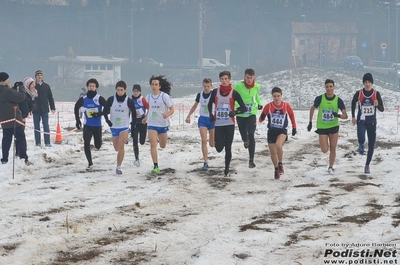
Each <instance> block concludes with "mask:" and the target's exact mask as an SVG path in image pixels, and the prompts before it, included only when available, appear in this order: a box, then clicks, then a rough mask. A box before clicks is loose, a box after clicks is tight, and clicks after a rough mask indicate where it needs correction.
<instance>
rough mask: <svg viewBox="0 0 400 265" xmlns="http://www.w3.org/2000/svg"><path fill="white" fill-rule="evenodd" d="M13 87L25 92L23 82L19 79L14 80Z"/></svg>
mask: <svg viewBox="0 0 400 265" xmlns="http://www.w3.org/2000/svg"><path fill="white" fill-rule="evenodd" d="M13 89H15V90H17V91H19V92H25V87H24V83H22V82H21V81H18V82H15V83H14V86H13Z"/></svg>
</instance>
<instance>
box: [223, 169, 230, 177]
mask: <svg viewBox="0 0 400 265" xmlns="http://www.w3.org/2000/svg"><path fill="white" fill-rule="evenodd" d="M230 176H231V174H229V170H225V171H224V177H225V178H229V177H230Z"/></svg>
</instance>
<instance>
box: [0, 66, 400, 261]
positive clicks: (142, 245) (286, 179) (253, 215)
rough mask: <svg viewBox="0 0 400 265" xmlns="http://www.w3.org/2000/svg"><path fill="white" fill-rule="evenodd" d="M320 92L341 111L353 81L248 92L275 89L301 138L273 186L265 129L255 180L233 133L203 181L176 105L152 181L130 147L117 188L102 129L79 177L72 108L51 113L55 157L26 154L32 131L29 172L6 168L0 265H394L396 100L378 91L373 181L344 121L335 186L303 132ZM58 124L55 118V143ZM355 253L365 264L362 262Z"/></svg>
mask: <svg viewBox="0 0 400 265" xmlns="http://www.w3.org/2000/svg"><path fill="white" fill-rule="evenodd" d="M326 78H332V79H334V80H335V81H336V83H337V84H336V87H337V90H336V94H338V95H339V96H340V97H342V98H343V99H344V101H345V103H346V105H347V106H350V101H351V98H352V95H353V94H354V93H355V91H356V90H357V89H359V88H360V87H361V86H362V84H361V83H362V82H361V77H360V78H353V77H348V76H344V75H340V74H336V73H333V72H332V73H330V72H326V71H325V72H319V71H316V70H307V69H304V70H303V72H302V73H299V72H298V71H285V72H280V73H276V74H273V75H268V76H261V77H258V78H257V80H258V81H259V82H260V83H261V84H262V87H263V92H262V95H263V99H264V102H265V103H266V102H268V101H270V100H271V98H270V90H271V88H272V87H273V86H275V85H278V86H280V87H281V88H282V89H283V92H284V95H283V98H284V100H288V101H290V102H291V103H292V105H293V106H294V107H295V115H296V119H297V124H298V135H296V136H294V137H292V136H290V137H289V140H288V142H287V143H286V144H285V145H284V151H285V153H284V165H285V174H284V175H282V177H281V180H274V178H273V167H272V164H271V161H270V157H269V151H268V148H267V143H266V128H265V126H266V125H265V124H259V125H258V128H257V132H256V139H257V146H256V158H255V163H256V165H257V167H256V168H253V169H249V168H248V153H247V150H246V149H244V147H243V144H242V142H241V140H240V136H239V132H238V131H237V130H236V135H235V139H234V143H233V160H232V163H231V170H232V173H233V174H231V178H224V177H223V164H224V162H223V161H224V152H222V153H217V152H216V151H215V150H212V149H211V148H209V157H210V166H211V169H210V170H209V171H207V172H203V171H201V170H200V168H201V166H202V155H201V149H200V138H199V134H198V129H197V125H196V124H195V123H194V124H190V125H189V124H184V123H183V120H184V119H185V117H186V115H187V111H188V109H189V108H190V106H191V105H192V103H193V102H194V98H195V95H192V96H189V97H186V98H174V102H175V106H176V108H177V110H176V112H175V114H174V116H173V118H172V126H171V128H170V131H169V142H168V145H167V147H166V148H165V149H164V150H160V151H159V165H160V169H161V174H159V175H157V176H154V175H151V174H150V170H151V168H152V161H151V157H150V152H149V149H150V147H149V144H148V143H146V144H145V145H144V146H141V148H140V157H141V163H142V165H141V167H135V166H134V165H133V161H134V156H133V151H132V141H130V142H129V144H128V145H127V146H126V155H125V160H124V163H123V165H122V170H123V175H122V176H117V175H116V174H115V173H114V171H115V165H116V152H115V151H114V150H113V147H112V143H111V141H110V139H111V135H110V133H109V130H108V127H107V125H106V126H105V127H104V128H105V132H104V134H103V140H104V143H103V146H102V148H101V150H100V151H94V150H93V153H92V154H93V157H94V164H95V170H94V172H90V173H88V172H86V171H85V167H86V166H87V162H86V159H85V156H84V152H83V142H82V139H81V132H76V131H73V127H74V124H75V122H74V119H73V116H72V113H71V110H72V106H73V103H61V102H58V104H57V109H58V110H59V111H60V123H61V126H62V128H63V129H62V130H63V143H62V144H53V147H51V148H45V149H41V148H36V149H35V148H34V147H33V146H34V140H33V130H32V129H31V127H32V126H31V125H32V124H31V123H28V128H27V130H26V133H27V138H28V142H29V143H28V146H29V149H28V154H29V155H30V158H31V161H32V162H34V165H33V166H30V167H27V166H25V165H24V163H23V161H21V160H17V159H16V160H15V175H14V179H13V178H12V171H13V166H12V163H11V161H10V162H9V163H8V164H6V165H1V172H2V175H1V176H0V192H1V204H0V205H1V206H0V227H1V228H2V229H1V235H0V264H24V265H25V264H54V265H55V264H174V265H175V264H202V265H203V264H207V265H208V264H271V265H275V264H285V265H288V264H303V265H314V264H315V265H317V264H334V263H330V262H331V261H335V260H336V261H338V262H340V261H343V262H344V263H337V264H398V262H399V260H398V257H397V256H398V255H397V252H396V251H397V250H398V247H399V246H400V230H399V224H400V210H399V206H400V192H399V191H400V182H399V181H398V176H399V173H398V172H399V171H397V170H399V169H400V166H399V162H398V160H399V157H400V156H399V154H400V147H399V145H400V144H399V139H398V138H399V131H398V126H399V113H398V109H397V105H399V101H398V98H399V95H400V93H396V92H393V91H390V90H386V89H384V88H381V87H379V86H378V87H377V88H378V89H379V91H381V94H382V96H383V99H384V101H385V107H386V108H387V111H385V112H384V113H379V114H378V119H379V120H378V122H379V123H378V130H377V143H376V149H375V154H374V158H373V161H372V164H371V174H369V175H366V174H364V173H363V166H364V163H365V156H361V155H358V154H357V153H356V152H355V151H356V149H357V140H356V129H355V127H354V126H352V125H351V123H350V121H349V120H347V121H342V122H341V127H340V136H339V144H338V149H337V159H336V163H335V168H336V170H335V174H334V175H328V174H327V161H328V154H322V153H321V151H320V149H319V146H318V137H317V135H316V134H315V133H314V132H308V131H307V129H306V127H307V124H308V108H309V107H310V106H311V104H312V102H313V99H314V97H315V96H317V95H318V94H321V93H323V92H324V85H323V82H324V80H325V79H326ZM215 84H217V82H215ZM104 96H109V95H104ZM296 107H297V108H296ZM348 113H349V115H350V113H351V112H350V109H348ZM192 120H197V119H192ZM56 124H57V120H56V116H55V115H53V116H52V118H51V128H52V130H55V129H56ZM67 132H69V133H67ZM53 139H54V135H53V136H52V141H54V140H53ZM346 244H349V245H346ZM362 244H363V245H362ZM350 249H352V251H351V252H350ZM346 250H347V252H346ZM361 250H369V252H363V253H361V252H359V253H358V256H357V255H356V253H357V251H361ZM375 251H378V252H375ZM346 253H347V254H346ZM379 255H381V257H379ZM361 262H364V263H361ZM373 262H375V263H373Z"/></svg>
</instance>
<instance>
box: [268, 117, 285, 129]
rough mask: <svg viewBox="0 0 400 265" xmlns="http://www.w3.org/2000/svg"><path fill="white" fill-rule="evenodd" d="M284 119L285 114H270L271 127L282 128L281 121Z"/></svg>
mask: <svg viewBox="0 0 400 265" xmlns="http://www.w3.org/2000/svg"><path fill="white" fill-rule="evenodd" d="M284 120H285V115H282V114H272V115H271V127H273V128H283V121H284Z"/></svg>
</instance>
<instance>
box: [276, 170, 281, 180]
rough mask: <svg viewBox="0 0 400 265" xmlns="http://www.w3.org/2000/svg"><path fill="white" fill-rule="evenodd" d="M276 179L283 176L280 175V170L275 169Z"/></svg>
mask: <svg viewBox="0 0 400 265" xmlns="http://www.w3.org/2000/svg"><path fill="white" fill-rule="evenodd" d="M274 178H275V179H280V178H281V175H280V174H279V169H277V168H276V169H275V172H274Z"/></svg>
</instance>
